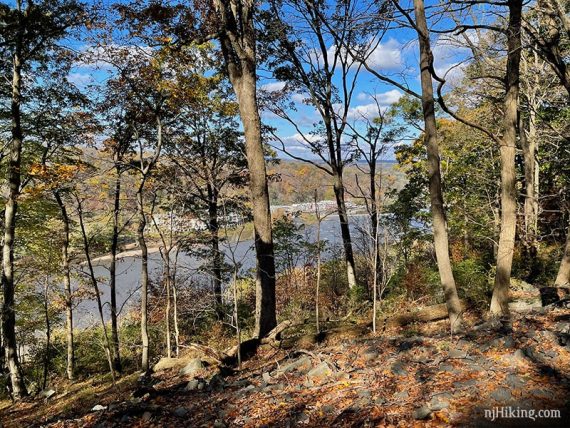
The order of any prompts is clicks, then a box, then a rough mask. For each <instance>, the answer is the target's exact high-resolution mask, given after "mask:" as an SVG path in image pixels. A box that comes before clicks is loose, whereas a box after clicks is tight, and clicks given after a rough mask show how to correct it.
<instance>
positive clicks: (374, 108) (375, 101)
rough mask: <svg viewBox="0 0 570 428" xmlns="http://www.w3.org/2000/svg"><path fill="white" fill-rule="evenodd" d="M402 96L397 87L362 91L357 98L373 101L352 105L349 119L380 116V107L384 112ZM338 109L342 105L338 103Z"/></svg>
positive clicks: (349, 110)
mask: <svg viewBox="0 0 570 428" xmlns="http://www.w3.org/2000/svg"><path fill="white" fill-rule="evenodd" d="M401 97H402V93H401V92H400V91H398V90H397V89H392V90H390V91H387V92H381V93H377V94H367V93H365V92H361V93H359V94H358V95H357V96H356V99H357V100H359V101H372V102H369V103H367V104H363V105H359V106H355V107H350V108H349V109H348V114H347V117H348V118H349V119H352V120H354V119H356V120H359V119H373V118H375V117H378V109H380V113H384V112H385V111H386V109H387V108H388V107H389V106H390V105H392V104H394V103H395V102H397V101H398V100H399V99H400V98H401ZM335 107H336V108H337V112H338V109H340V108H341V105H340V104H338V105H336V106H335Z"/></svg>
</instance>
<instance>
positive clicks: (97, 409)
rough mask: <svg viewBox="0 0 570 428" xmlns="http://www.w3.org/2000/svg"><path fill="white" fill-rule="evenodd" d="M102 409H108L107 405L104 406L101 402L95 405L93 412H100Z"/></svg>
mask: <svg viewBox="0 0 570 428" xmlns="http://www.w3.org/2000/svg"><path fill="white" fill-rule="evenodd" d="M101 410H107V406H102V405H101V404H97V405H95V406H93V408H92V409H91V411H92V412H100V411H101Z"/></svg>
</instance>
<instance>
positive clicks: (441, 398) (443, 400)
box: [428, 392, 452, 412]
mask: <svg viewBox="0 0 570 428" xmlns="http://www.w3.org/2000/svg"><path fill="white" fill-rule="evenodd" d="M451 398H452V395H451V394H449V393H447V392H444V393H443V394H437V395H434V396H433V397H432V398H431V400H430V401H429V403H428V406H429V408H430V409H431V410H432V411H434V412H438V411H440V410H442V409H446V408H448V407H449V400H451Z"/></svg>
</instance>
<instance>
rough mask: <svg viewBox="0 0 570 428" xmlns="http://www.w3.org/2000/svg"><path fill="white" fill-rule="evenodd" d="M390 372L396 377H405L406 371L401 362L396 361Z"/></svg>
mask: <svg viewBox="0 0 570 428" xmlns="http://www.w3.org/2000/svg"><path fill="white" fill-rule="evenodd" d="M390 371H391V372H392V373H393V374H395V375H396V376H406V375H407V374H408V371H407V370H406V369H405V364H404V363H403V362H402V361H396V362H395V363H394V364H392V367H391V368H390Z"/></svg>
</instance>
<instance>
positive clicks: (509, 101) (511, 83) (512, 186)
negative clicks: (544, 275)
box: [490, 0, 522, 316]
mask: <svg viewBox="0 0 570 428" xmlns="http://www.w3.org/2000/svg"><path fill="white" fill-rule="evenodd" d="M508 4H509V24H508V28H507V50H508V54H507V55H508V56H507V74H506V79H505V82H506V88H505V89H506V93H505V101H504V123H503V128H504V129H503V138H502V140H501V147H500V159H501V232H500V235H499V248H498V252H497V272H496V275H495V284H494V288H493V297H492V299H491V309H490V312H491V314H492V315H495V316H508V315H509V307H508V302H509V286H510V282H511V269H512V264H513V252H514V246H515V232H516V223H517V194H516V169H515V151H516V148H515V147H516V141H517V120H518V106H519V85H520V61H521V18H522V0H511V1H509V2H508Z"/></svg>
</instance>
